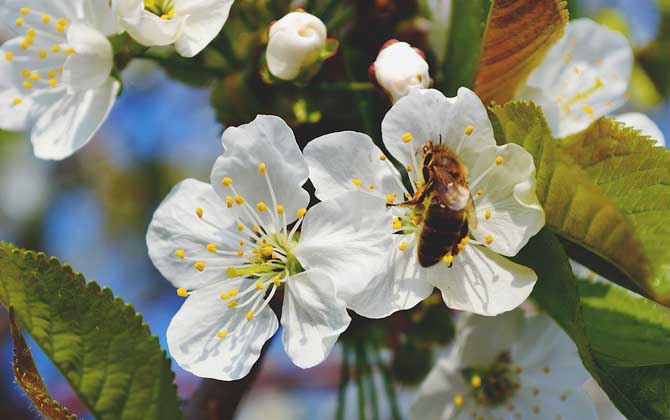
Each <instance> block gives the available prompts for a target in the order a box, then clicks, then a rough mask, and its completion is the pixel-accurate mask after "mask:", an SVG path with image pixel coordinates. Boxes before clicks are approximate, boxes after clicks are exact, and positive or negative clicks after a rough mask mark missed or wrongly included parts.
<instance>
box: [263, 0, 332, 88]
mask: <svg viewBox="0 0 670 420" xmlns="http://www.w3.org/2000/svg"><path fill="white" fill-rule="evenodd" d="M326 49H327V42H326V25H324V24H323V22H321V20H320V19H319V18H318V17H316V16H314V15H311V14H309V13H307V12H303V11H297V12H291V13H289V14H287V15H286V16H284V17H283V18H281V19H279V20H278V21H277V22H275V23H274V24H273V25H272V26H271V27H270V34H269V42H268V48H267V52H266V59H267V64H268V69H269V70H270V73H271V74H272V75H273V76H274V77H276V78H278V79H282V80H295V79H296V78H298V77H299V76H300V75H301V73H303V71H305V70H309V69H310V67H313V66H319V65H320V64H321V62H322V61H323V53H324V52H325V51H326Z"/></svg>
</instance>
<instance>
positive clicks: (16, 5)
mask: <svg viewBox="0 0 670 420" xmlns="http://www.w3.org/2000/svg"><path fill="white" fill-rule="evenodd" d="M0 18H1V19H2V20H3V22H5V23H6V24H7V26H9V27H11V28H12V29H13V30H14V31H15V32H16V33H17V36H16V37H15V38H12V39H10V40H9V41H7V42H5V43H4V44H3V45H2V47H1V48H0V50H1V51H0V128H2V129H6V130H13V131H28V132H29V133H30V140H31V141H32V144H33V148H34V152H35V155H36V156H37V157H39V158H42V159H64V158H66V157H68V156H70V155H71V154H73V153H74V152H76V151H77V150H78V149H80V148H81V147H82V146H84V145H85V144H86V143H88V141H89V140H90V139H91V138H92V137H93V135H94V134H95V132H96V131H97V130H98V128H100V126H101V125H102V123H103V122H104V120H105V119H106V118H107V115H108V114H109V111H110V110H111V108H112V105H113V104H114V101H115V100H116V96H117V94H118V92H119V88H120V83H119V82H118V81H117V80H115V79H114V78H113V77H111V74H110V73H111V70H112V67H113V59H114V54H113V51H112V46H111V44H110V43H109V41H108V40H107V38H106V37H107V36H108V35H111V34H113V33H115V32H116V30H117V29H116V27H115V25H114V24H113V22H114V21H113V19H112V16H111V9H110V8H109V4H108V3H107V2H105V1H103V0H67V1H66V0H60V1H59V0H51V1H38V0H22V1H18V0H8V1H6V2H3V4H2V5H0Z"/></svg>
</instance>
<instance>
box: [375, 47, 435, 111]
mask: <svg viewBox="0 0 670 420" xmlns="http://www.w3.org/2000/svg"><path fill="white" fill-rule="evenodd" d="M370 72H371V74H374V77H375V78H376V80H377V83H379V85H380V86H381V87H382V89H384V91H385V92H386V93H387V95H389V97H390V98H391V100H392V101H393V102H394V103H395V102H396V101H397V100H398V99H400V98H402V97H403V96H406V95H407V94H408V93H409V92H410V91H411V90H413V89H427V88H428V87H429V86H430V75H429V74H428V63H427V62H426V58H425V57H424V56H423V53H422V52H420V51H419V50H418V49H416V48H413V47H412V46H411V45H409V44H408V43H406V42H398V41H397V40H391V41H389V42H387V43H386V44H384V46H383V47H382V49H381V50H380V51H379V55H378V56H377V59H376V60H375V62H374V63H373V64H372V66H371V68H370Z"/></svg>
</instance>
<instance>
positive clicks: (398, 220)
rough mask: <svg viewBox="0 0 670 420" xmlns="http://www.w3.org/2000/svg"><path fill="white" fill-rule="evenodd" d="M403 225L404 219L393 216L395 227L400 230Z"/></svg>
mask: <svg viewBox="0 0 670 420" xmlns="http://www.w3.org/2000/svg"><path fill="white" fill-rule="evenodd" d="M401 227H402V220H400V218H399V217H394V218H393V229H395V230H398V229H400V228H401Z"/></svg>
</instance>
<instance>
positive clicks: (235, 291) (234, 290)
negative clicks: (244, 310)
mask: <svg viewBox="0 0 670 420" xmlns="http://www.w3.org/2000/svg"><path fill="white" fill-rule="evenodd" d="M237 293H238V292H237V289H235V288H233V289H230V292H228V294H229V295H230V296H231V297H232V296H237Z"/></svg>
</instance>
